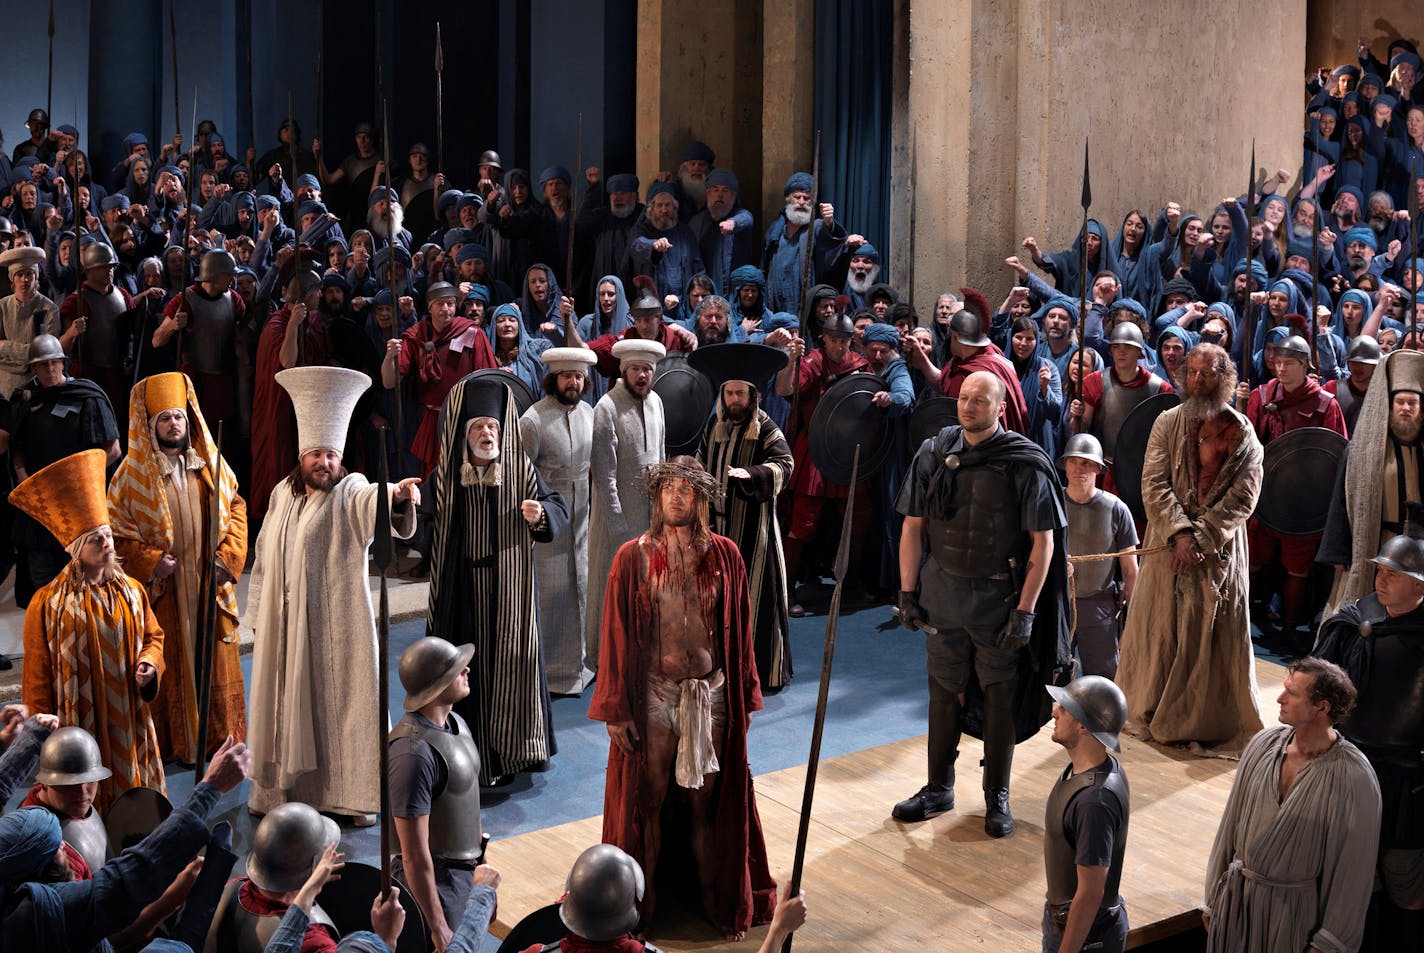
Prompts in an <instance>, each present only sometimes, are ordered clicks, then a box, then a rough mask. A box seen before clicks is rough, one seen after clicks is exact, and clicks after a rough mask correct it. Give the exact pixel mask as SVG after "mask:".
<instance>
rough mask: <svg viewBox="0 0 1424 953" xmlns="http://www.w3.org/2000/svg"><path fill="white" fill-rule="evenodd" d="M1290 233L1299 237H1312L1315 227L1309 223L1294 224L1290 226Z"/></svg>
mask: <svg viewBox="0 0 1424 953" xmlns="http://www.w3.org/2000/svg"><path fill="white" fill-rule="evenodd" d="M1291 235H1293V236H1294V237H1296V238H1301V239H1307V238H1309V239H1313V238H1314V237H1315V229H1314V228H1312V227H1311V226H1309V225H1299V224H1296V225H1292V226H1291Z"/></svg>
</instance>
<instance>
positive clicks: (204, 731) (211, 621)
mask: <svg viewBox="0 0 1424 953" xmlns="http://www.w3.org/2000/svg"><path fill="white" fill-rule="evenodd" d="M222 442H223V422H222V421H221V420H219V421H218V434H217V444H216V446H215V447H214V450H215V452H214V454H213V474H212V481H213V505H212V507H211V508H210V511H209V513H208V548H207V549H205V550H204V551H203V552H204V554H205V555H206V556H207V557H208V578H207V587H208V592H207V598H206V599H204V600H203V627H202V629H201V630H200V632H199V637H198V644H197V653H196V658H194V660H193V674H194V675H195V676H197V682H198V683H197V689H198V690H197V702H198V744H197V748H196V754H195V756H194V758H193V783H194V784H197V783H198V782H199V781H201V780H203V765H204V764H205V763H206V761H207V759H208V723H209V719H210V715H211V708H212V701H213V699H212V695H213V655H214V645H215V640H216V637H217V624H218V546H219V545H220V544H221V543H222V525H221V524H220V523H219V522H218V505H217V499H218V498H217V494H218V493H219V492H221V491H220V489H219V487H218V471H219V470H221V469H222Z"/></svg>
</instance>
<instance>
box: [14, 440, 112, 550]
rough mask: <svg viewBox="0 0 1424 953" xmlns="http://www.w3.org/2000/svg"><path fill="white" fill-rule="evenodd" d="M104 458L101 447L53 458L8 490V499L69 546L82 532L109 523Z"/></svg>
mask: <svg viewBox="0 0 1424 953" xmlns="http://www.w3.org/2000/svg"><path fill="white" fill-rule="evenodd" d="M104 458H105V455H104V451H103V450H82V451H80V452H79V453H75V454H71V455H70V456H67V457H64V458H63V459H60V460H56V461H55V462H53V463H51V464H50V465H49V466H47V467H45V468H44V469H43V470H41V471H40V472H38V473H34V474H31V475H30V477H29V479H27V480H25V481H24V482H23V483H21V484H20V485H19V486H17V487H15V489H13V490H11V491H10V502H11V503H13V504H15V506H17V507H19V508H20V509H22V510H24V511H25V512H26V513H28V514H29V515H31V516H33V517H34V518H35V519H36V520H38V521H39V522H40V524H41V525H42V526H44V528H45V529H47V530H49V531H50V532H51V533H53V534H54V538H55V539H57V540H59V542H60V545H62V546H65V547H68V546H69V544H70V543H72V542H74V541H75V540H76V539H78V538H79V537H81V536H83V535H84V534H85V533H87V532H90V531H91V530H96V529H98V528H99V527H100V526H107V525H108V523H109V502H108V500H107V499H106V497H105V493H104Z"/></svg>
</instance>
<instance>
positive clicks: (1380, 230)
mask: <svg viewBox="0 0 1424 953" xmlns="http://www.w3.org/2000/svg"><path fill="white" fill-rule="evenodd" d="M1390 221H1391V218H1390V216H1389V215H1376V216H1374V217H1373V218H1371V219H1370V230H1371V231H1373V232H1374V233H1375V234H1376V235H1383V234H1384V232H1385V229H1387V228H1389V223H1390Z"/></svg>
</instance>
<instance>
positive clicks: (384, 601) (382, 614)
mask: <svg viewBox="0 0 1424 953" xmlns="http://www.w3.org/2000/svg"><path fill="white" fill-rule="evenodd" d="M380 444H381V459H380V461H379V462H378V463H377V482H376V538H375V540H374V541H373V543H372V545H371V558H372V559H374V560H375V563H376V568H377V569H379V570H380V572H381V595H380V606H379V611H378V613H377V616H376V685H377V689H378V690H377V692H376V695H377V705H379V706H380V707H379V708H378V710H377V712H376V730H377V732H378V733H379V735H380V736H379V737H378V738H376V739H375V743H376V750H377V751H379V752H380V765H381V767H380V771H381V897H382V898H385V897H389V896H390V895H391V822H390V816H391V775H390V762H391V757H390V744H389V742H388V741H387V738H386V735H387V733H388V732H389V730H390V729H389V727H388V724H389V722H390V711H391V680H390V658H389V656H390V648H391V604H390V597H389V595H388V593H387V591H386V577H387V576H388V575H389V574H390V571H391V568H392V567H393V566H394V565H395V555H396V554H395V546H394V545H393V544H392V543H391V501H390V496H389V494H388V492H387V489H388V484H389V483H390V474H389V472H388V465H387V463H386V429H385V428H384V427H382V428H381V429H380Z"/></svg>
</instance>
